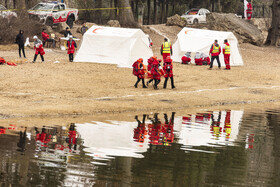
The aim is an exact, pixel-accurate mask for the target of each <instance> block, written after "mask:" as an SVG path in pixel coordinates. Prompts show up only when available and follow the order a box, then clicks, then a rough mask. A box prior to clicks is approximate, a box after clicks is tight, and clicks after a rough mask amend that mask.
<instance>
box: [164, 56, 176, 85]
mask: <svg viewBox="0 0 280 187" xmlns="http://www.w3.org/2000/svg"><path fill="white" fill-rule="evenodd" d="M163 71H164V77H165V81H164V84H163V88H164V89H165V88H166V85H167V81H168V78H169V77H170V80H171V87H172V89H173V88H175V86H174V79H173V64H172V59H171V58H170V57H169V56H168V57H166V59H165V64H164V67H163Z"/></svg>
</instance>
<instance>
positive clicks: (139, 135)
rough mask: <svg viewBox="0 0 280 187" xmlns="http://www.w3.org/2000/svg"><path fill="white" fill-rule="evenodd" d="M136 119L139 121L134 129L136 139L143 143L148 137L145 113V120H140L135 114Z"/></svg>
mask: <svg viewBox="0 0 280 187" xmlns="http://www.w3.org/2000/svg"><path fill="white" fill-rule="evenodd" d="M135 120H136V121H137V122H138V126H137V128H135V129H134V137H133V139H134V141H136V142H139V143H143V142H144V141H145V139H146V135H147V130H146V126H145V120H146V115H145V114H144V115H143V122H141V121H139V119H138V116H135Z"/></svg>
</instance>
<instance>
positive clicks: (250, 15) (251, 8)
mask: <svg viewBox="0 0 280 187" xmlns="http://www.w3.org/2000/svg"><path fill="white" fill-rule="evenodd" d="M246 14H247V19H248V20H251V18H252V14H253V6H252V3H251V1H250V0H248V3H247V10H246Z"/></svg>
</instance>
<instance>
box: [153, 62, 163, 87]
mask: <svg viewBox="0 0 280 187" xmlns="http://www.w3.org/2000/svg"><path fill="white" fill-rule="evenodd" d="M151 73H152V75H153V79H154V81H155V84H154V89H155V90H157V89H158V87H157V86H158V84H159V83H160V80H161V79H160V77H161V76H162V75H164V72H163V70H162V67H161V65H160V63H159V60H154V62H153V67H152V70H151Z"/></svg>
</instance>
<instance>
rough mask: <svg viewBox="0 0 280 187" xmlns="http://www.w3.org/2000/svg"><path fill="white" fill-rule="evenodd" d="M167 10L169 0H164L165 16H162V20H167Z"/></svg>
mask: <svg viewBox="0 0 280 187" xmlns="http://www.w3.org/2000/svg"><path fill="white" fill-rule="evenodd" d="M168 10H169V0H166V4H165V18H164V22H165V23H166V22H167V17H168Z"/></svg>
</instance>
